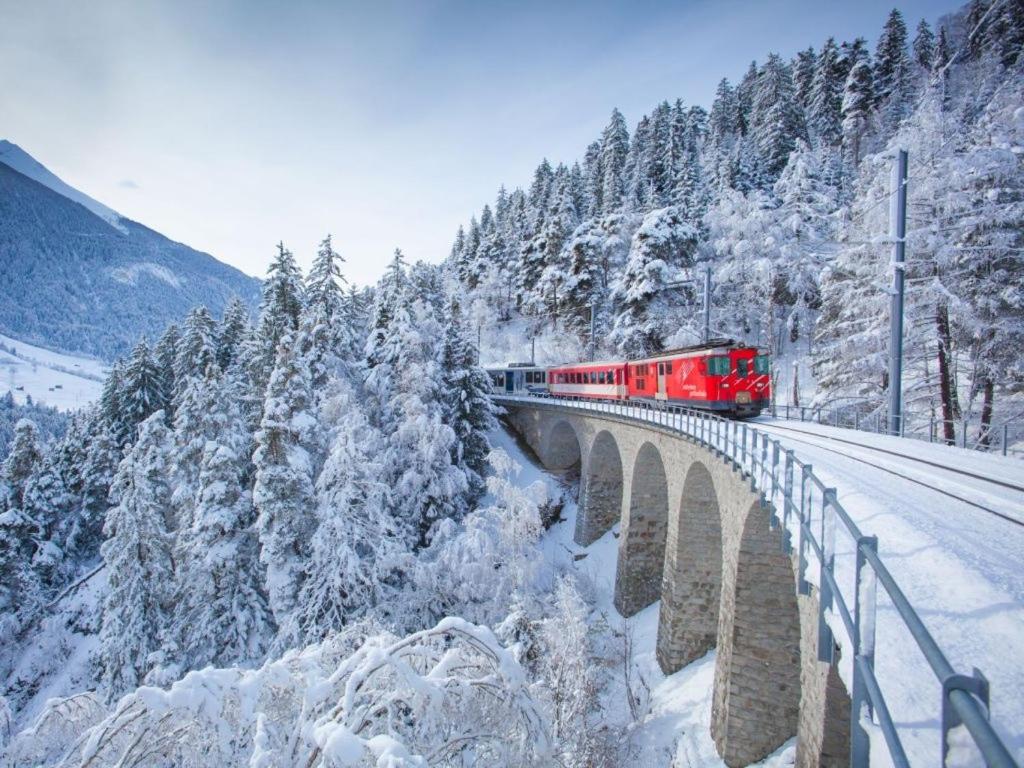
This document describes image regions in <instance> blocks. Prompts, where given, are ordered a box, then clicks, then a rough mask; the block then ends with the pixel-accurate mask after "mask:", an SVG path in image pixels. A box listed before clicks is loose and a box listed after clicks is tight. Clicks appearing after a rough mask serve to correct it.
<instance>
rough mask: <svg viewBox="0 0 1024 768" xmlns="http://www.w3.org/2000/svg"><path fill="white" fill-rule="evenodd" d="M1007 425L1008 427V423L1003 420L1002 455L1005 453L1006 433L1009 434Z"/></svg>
mask: <svg viewBox="0 0 1024 768" xmlns="http://www.w3.org/2000/svg"><path fill="white" fill-rule="evenodd" d="M1008 427H1009V424H1008V423H1007V422H1005V421H1004V422H1003V456H1005V455H1006V441H1007V439H1008V435H1009V429H1008Z"/></svg>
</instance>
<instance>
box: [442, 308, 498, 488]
mask: <svg viewBox="0 0 1024 768" xmlns="http://www.w3.org/2000/svg"><path fill="white" fill-rule="evenodd" d="M476 358H477V354H476V350H475V349H474V348H473V345H472V344H471V343H470V341H469V340H468V339H467V338H466V331H465V327H464V326H463V322H462V315H461V311H460V309H459V305H458V304H457V303H455V302H452V304H451V305H450V307H449V311H448V317H447V318H446V322H445V325H444V345H443V347H442V350H441V369H442V371H443V374H444V378H445V381H446V382H447V387H446V388H444V389H443V390H442V398H443V400H444V406H443V408H444V409H443V414H442V419H443V421H444V423H445V424H447V425H448V426H449V427H451V429H452V431H453V432H454V433H455V444H454V450H453V455H452V461H453V463H454V464H455V465H456V466H458V467H460V468H462V469H463V470H464V471H465V472H466V476H467V478H468V480H469V487H470V492H471V497H470V498H469V499H468V500H467V502H468V503H469V504H472V503H473V502H474V501H475V500H476V499H475V498H474V497H476V496H478V495H479V494H480V493H481V492H482V491H483V487H484V472H485V470H486V467H487V454H488V453H490V450H491V445H490V442H489V440H488V438H487V434H488V433H489V432H491V431H492V430H494V429H495V428H497V420H496V418H495V412H494V406H493V404H492V403H491V397H490V391H491V381H490V377H489V376H488V375H487V373H486V371H484V370H483V369H482V368H480V366H479V365H477V359H476Z"/></svg>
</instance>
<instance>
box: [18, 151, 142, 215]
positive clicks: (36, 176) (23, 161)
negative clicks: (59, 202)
mask: <svg viewBox="0 0 1024 768" xmlns="http://www.w3.org/2000/svg"><path fill="white" fill-rule="evenodd" d="M0 163H3V164H4V165H7V166H9V167H11V168H13V169H14V170H16V171H17V172H18V173H20V174H22V175H23V176H28V177H29V178H30V179H32V180H33V181H38V182H39V183H40V184H42V185H43V186H44V187H49V188H50V189H52V190H53V191H54V192H56V193H57V194H58V195H61V196H63V197H66V198H67V199H68V200H73V201H74V202H76V203H78V204H79V205H83V206H85V207H86V208H88V209H89V210H90V211H92V212H93V213H95V214H96V215H97V216H99V217H100V218H101V219H103V220H104V221H106V222H108V223H110V224H112V225H114V226H115V227H117V228H118V229H122V231H123V228H122V226H121V219H122V218H123V217H122V216H121V214H119V213H118V212H117V211H115V210H113V209H112V208H108V207H107V206H105V205H104V204H103V203H101V202H99V201H97V200H93V199H92V198H91V197H89V196H88V195H87V194H85V193H84V192H79V191H78V190H77V189H75V188H74V187H72V186H71V185H69V184H66V183H64V181H62V180H61V179H59V178H58V177H57V176H55V175H54V174H53V173H51V172H50V169H49V168H47V167H46V166H45V165H43V164H42V163H40V162H39V161H38V160H36V159H35V158H34V157H32V155H30V154H29V153H28V152H26V151H25V150H23V149H22V148H21V147H19V146H18V145H17V144H13V143H11V142H9V141H7V140H6V139H0Z"/></svg>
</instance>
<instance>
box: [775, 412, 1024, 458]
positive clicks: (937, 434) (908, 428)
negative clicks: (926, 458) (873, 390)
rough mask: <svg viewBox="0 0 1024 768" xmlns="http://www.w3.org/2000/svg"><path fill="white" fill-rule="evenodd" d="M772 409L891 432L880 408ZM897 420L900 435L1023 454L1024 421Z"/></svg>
mask: <svg viewBox="0 0 1024 768" xmlns="http://www.w3.org/2000/svg"><path fill="white" fill-rule="evenodd" d="M769 412H770V413H771V415H772V418H775V419H785V420H787V421H803V422H810V423H812V424H825V425H828V426H832V427H842V428H844V429H854V430H857V431H858V432H872V433H875V434H879V435H888V434H892V430H891V425H890V424H889V420H888V418H887V417H886V416H885V415H884V414H883V413H882V412H880V411H877V410H876V411H873V412H872V413H869V414H864V413H862V412H861V411H859V410H857V409H856V408H832V409H829V410H826V409H824V408H818V407H810V406H804V405H777V404H775V403H773V404H772V406H771V408H769ZM897 422H898V423H897V427H898V428H897V429H896V430H895V431H896V432H897V433H898V434H899V436H900V437H906V438H912V439H914V440H927V441H928V442H929V443H945V444H946V445H956V446H960V447H961V448H971V449H974V450H977V451H989V452H994V451H1001V452H1002V454H1003V456H1020V455H1024V449H1021V448H1017V447H1014V444H1015V441H1019V440H1021V439H1022V435H1024V424H1021V422H1020V420H1019V419H1007V420H1006V421H1003V422H999V423H997V424H990V425H989V426H988V427H987V428H986V429H982V428H981V425H980V424H976V423H974V422H972V421H971V420H969V419H957V420H944V419H937V418H935V417H934V416H928V417H927V418H926V417H924V416H922V415H920V414H915V413H905V414H904V415H903V417H902V418H899V417H898V418H897ZM972 427H974V429H975V430H976V432H977V434H976V435H975V436H974V437H973V438H972V437H971V436H970V432H971V428H972ZM947 435H948V436H947ZM1017 444H1018V445H1019V443H1017Z"/></svg>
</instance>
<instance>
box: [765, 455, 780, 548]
mask: <svg viewBox="0 0 1024 768" xmlns="http://www.w3.org/2000/svg"><path fill="white" fill-rule="evenodd" d="M778 497H779V441H778V440H772V499H771V504H772V509H773V510H774V511H773V512H771V513H770V515H769V517H768V527H769V529H773V528H775V527H776V526H778V525H779V516H778V508H777V507H778V505H777V504H776V499H778Z"/></svg>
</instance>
